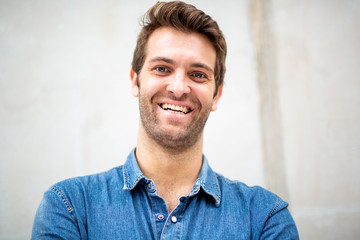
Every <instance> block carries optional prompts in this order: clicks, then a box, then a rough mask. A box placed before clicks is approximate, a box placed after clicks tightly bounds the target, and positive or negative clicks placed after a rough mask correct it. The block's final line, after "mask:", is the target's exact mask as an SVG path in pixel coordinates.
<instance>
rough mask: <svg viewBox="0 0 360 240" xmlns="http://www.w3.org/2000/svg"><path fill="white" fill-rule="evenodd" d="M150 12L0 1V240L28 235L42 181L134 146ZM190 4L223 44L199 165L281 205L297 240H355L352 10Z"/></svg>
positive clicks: (128, 6) (79, 171)
mask: <svg viewBox="0 0 360 240" xmlns="http://www.w3.org/2000/svg"><path fill="white" fill-rule="evenodd" d="M155 2H156V1H155V0H154V1H148V0H141V1H140V0H137V1H132V2H131V3H129V1H118V0H107V1H100V0H97V1H94V0H88V1H71V0H63V1H47V0H37V1H36V0H32V1H21V0H12V1H10V0H9V1H6V0H0V53H1V54H0V191H1V193H2V197H1V199H0V203H1V204H0V216H1V218H0V219H1V220H0V239H29V236H30V232H31V226H32V221H33V217H34V214H35V211H36V208H37V206H38V204H39V202H40V199H41V197H42V194H43V192H44V191H45V190H46V189H47V188H48V187H49V186H50V185H52V184H53V183H55V182H57V181H60V180H62V179H64V178H68V177H73V176H77V175H83V174H90V173H95V172H99V171H104V170H107V169H109V168H111V167H114V166H117V165H119V164H122V163H123V162H124V160H125V158H126V156H127V154H128V153H129V152H130V150H131V149H132V148H133V147H134V146H135V144H136V136H137V125H138V119H139V118H138V108H137V99H135V98H133V97H132V96H131V94H130V81H129V69H130V63H131V55H132V51H133V49H134V46H135V40H136V36H137V33H138V30H139V25H138V21H139V19H140V16H141V15H142V13H144V12H145V11H146V10H147V9H148V8H149V7H150V6H151V5H152V4H153V3H155ZM191 3H194V4H195V5H196V6H198V7H199V8H201V9H203V10H204V11H205V12H207V13H209V14H210V15H211V16H213V17H214V19H216V20H217V21H218V23H219V25H220V27H221V28H222V29H223V31H224V34H225V37H226V39H227V42H228V45H229V46H228V47H229V54H228V58H227V73H226V76H225V81H226V85H225V88H224V93H223V98H222V99H221V101H220V105H219V109H218V110H217V111H216V112H214V113H212V115H211V116H210V118H209V121H208V124H207V126H206V131H205V143H204V152H205V154H206V155H207V157H208V158H209V161H210V163H211V165H212V167H213V168H214V169H215V170H216V171H218V172H220V173H223V174H224V175H226V176H228V177H230V178H233V179H239V180H241V181H244V182H246V183H248V184H249V185H254V184H259V185H263V186H266V187H268V188H270V189H272V190H273V191H275V192H276V193H278V194H279V195H281V196H282V197H283V198H284V199H285V200H287V201H289V202H290V206H291V211H292V213H293V215H294V218H295V221H296V222H297V224H298V228H299V231H300V235H301V237H302V238H303V239H358V238H359V237H360V231H359V228H358V227H357V226H358V225H359V223H360V206H359V202H360V182H359V178H358V174H357V173H358V172H359V171H360V160H359V159H360V138H359V135H360V128H359V127H358V125H359V124H358V123H359V122H360V111H359V107H358V105H359V104H360V81H359V77H358V75H360V70H359V66H360V57H359V54H358V53H359V52H360V36H359V33H360V32H359V30H358V29H360V26H359V25H360V19H359V18H360V17H359V16H360V5H359V2H358V1H356V0H353V1H352V0H346V1H340V0H338V1H335V0H332V1H325V0H319V1H310V0H304V1H296V2H295V1H285V0H284V1H282V0H276V1H269V0H262V1H255V0H254V1H251V0H244V1H235V0H233V1H217V0H211V1H205V0H203V1H200V0H198V1H196V0H193V1H191ZM334 226H336V227H334Z"/></svg>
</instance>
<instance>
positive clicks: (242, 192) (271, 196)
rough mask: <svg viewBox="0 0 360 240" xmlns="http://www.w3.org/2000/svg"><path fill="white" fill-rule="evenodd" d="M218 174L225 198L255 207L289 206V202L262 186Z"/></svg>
mask: <svg viewBox="0 0 360 240" xmlns="http://www.w3.org/2000/svg"><path fill="white" fill-rule="evenodd" d="M216 176H217V179H218V183H219V186H220V189H221V192H222V196H223V198H227V199H229V198H231V199H232V200H234V201H237V202H241V203H242V204H244V203H245V204H246V205H248V206H249V207H255V208H258V207H265V208H266V207H268V208H278V207H280V208H285V207H287V206H288V203H287V202H285V201H283V200H282V199H281V198H280V197H279V196H277V195H276V194H275V193H273V192H271V191H269V190H267V189H265V188H263V187H261V186H248V185H247V184H245V183H243V182H241V181H238V180H231V179H229V178H226V177H224V176H223V175H221V174H218V173H216Z"/></svg>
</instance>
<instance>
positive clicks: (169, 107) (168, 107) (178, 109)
mask: <svg viewBox="0 0 360 240" xmlns="http://www.w3.org/2000/svg"><path fill="white" fill-rule="evenodd" d="M159 106H160V107H161V108H162V109H163V110H165V111H168V112H172V113H175V114H188V113H190V112H191V111H192V109H191V108H190V107H187V106H179V105H174V104H168V103H161V104H159Z"/></svg>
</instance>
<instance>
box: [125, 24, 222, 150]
mask: <svg viewBox="0 0 360 240" xmlns="http://www.w3.org/2000/svg"><path fill="white" fill-rule="evenodd" d="M215 60H216V52H215V49H214V47H213V46H212V44H211V43H210V41H209V40H208V39H207V38H206V37H204V36H202V35H200V34H198V33H190V34H189V33H183V32H180V31H177V30H175V29H173V28H169V27H161V28H159V29H157V30H155V31H154V32H153V33H152V34H151V36H150V38H149V40H148V43H147V51H146V58H145V61H144V66H143V67H142V69H141V72H140V74H139V75H138V76H137V74H136V73H134V72H133V71H132V72H131V79H132V88H133V89H132V92H133V95H134V96H139V106H140V118H141V125H140V127H142V128H144V130H145V132H146V133H147V135H148V136H150V137H151V138H152V139H154V140H155V141H156V142H157V143H158V144H160V145H161V146H163V147H165V148H168V149H172V150H183V149H186V148H187V147H190V146H192V145H193V144H194V143H196V142H197V141H198V140H199V139H200V138H201V137H202V132H203V128H204V125H205V122H206V120H207V118H208V116H209V114H210V112H211V111H214V110H215V109H216V107H217V102H218V100H219V98H220V96H221V91H222V86H220V87H219V90H218V94H217V95H216V97H214V92H215V79H214V70H215ZM137 81H138V82H139V87H138V86H137Z"/></svg>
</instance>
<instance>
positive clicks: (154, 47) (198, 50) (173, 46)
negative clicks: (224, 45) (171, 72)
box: [145, 27, 216, 69]
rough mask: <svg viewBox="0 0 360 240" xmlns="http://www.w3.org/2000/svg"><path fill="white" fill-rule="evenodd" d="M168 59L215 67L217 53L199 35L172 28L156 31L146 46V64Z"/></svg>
mask: <svg viewBox="0 0 360 240" xmlns="http://www.w3.org/2000/svg"><path fill="white" fill-rule="evenodd" d="M156 57H166V58H170V59H173V60H176V61H183V62H185V61H187V62H189V63H190V62H200V63H204V64H207V65H209V66H210V67H211V68H212V69H214V67H215V61H216V51H215V48H214V46H213V45H212V43H211V42H210V41H209V40H208V38H207V37H206V36H204V35H202V34H199V33H184V32H181V31H178V30H176V29H174V28H170V27H161V28H158V29H156V30H155V31H154V32H153V33H152V34H151V35H150V37H149V40H148V43H147V46H146V57H145V63H146V62H147V61H148V60H149V59H152V58H156Z"/></svg>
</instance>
